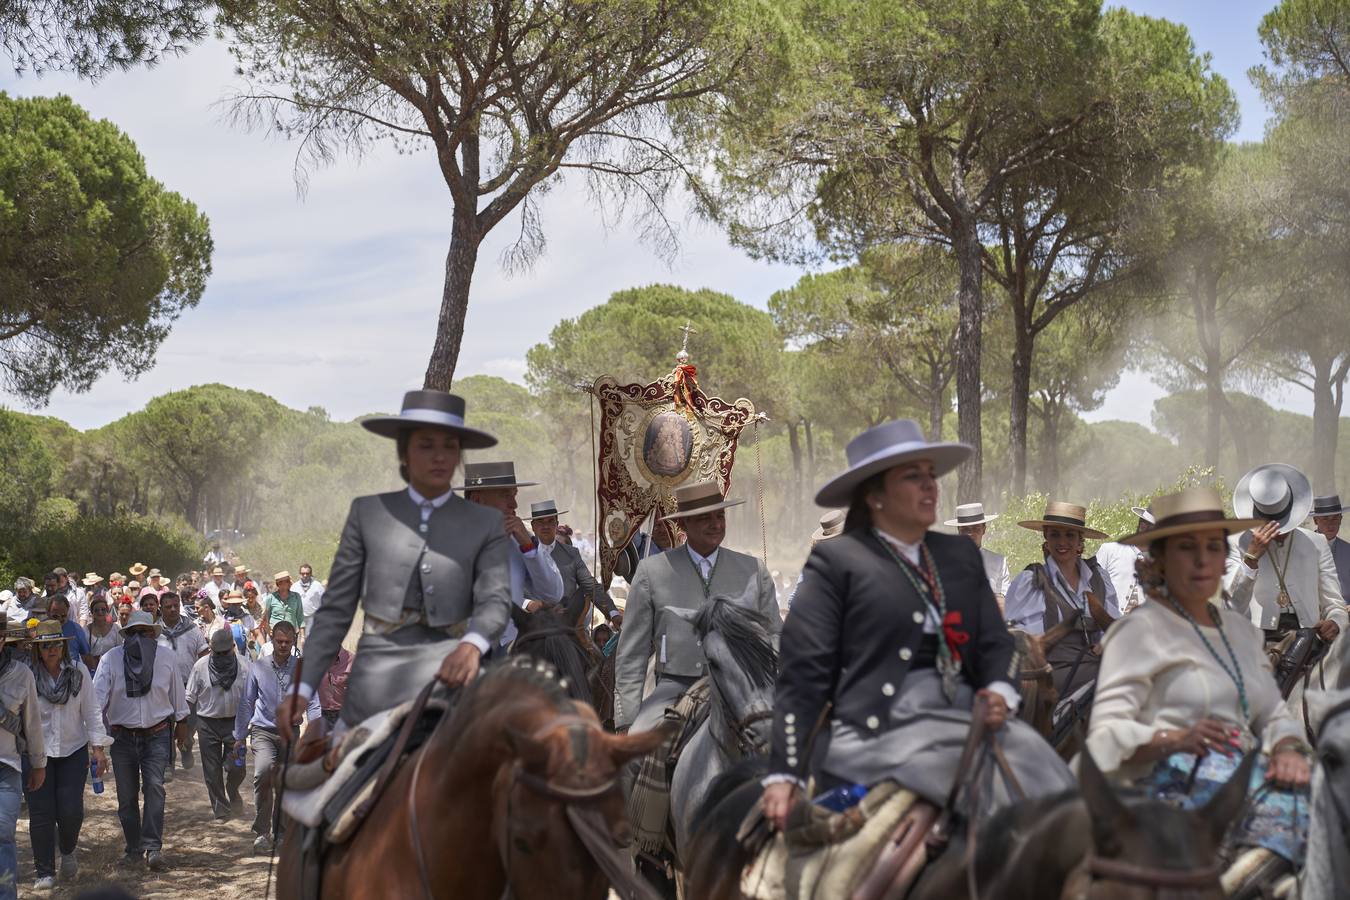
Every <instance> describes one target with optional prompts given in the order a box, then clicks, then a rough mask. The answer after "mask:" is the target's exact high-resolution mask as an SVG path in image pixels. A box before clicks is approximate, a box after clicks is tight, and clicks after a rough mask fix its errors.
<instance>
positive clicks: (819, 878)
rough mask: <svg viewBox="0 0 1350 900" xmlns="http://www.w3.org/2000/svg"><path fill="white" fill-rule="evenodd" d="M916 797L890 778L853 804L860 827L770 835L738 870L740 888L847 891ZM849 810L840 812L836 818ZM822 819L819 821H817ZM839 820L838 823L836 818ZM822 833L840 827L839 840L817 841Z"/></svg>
mask: <svg viewBox="0 0 1350 900" xmlns="http://www.w3.org/2000/svg"><path fill="white" fill-rule="evenodd" d="M916 799H917V796H916V795H915V794H913V793H912V792H910V791H906V790H903V789H902V788H900V786H899V785H897V784H896V783H895V782H893V781H883V782H881V783H880V784H878V785H877V786H876V787H874V788H872V790H871V791H870V792H869V795H868V796H867V797H865V798H863V800H862V801H861V802H860V803H859V804H858V808H861V809H865V810H866V813H865V816H866V817H865V819H864V820H863V821H862V822H861V827H859V828H857V830H856V831H853V830H851V829H849V828H832V827H826V828H823V829H822V828H816V829H814V832H815V834H814V837H815V840H807V841H795V840H793V838H792V834H791V829H789V834H788V836H786V837H785V836H784V835H783V833H782V832H779V833H777V834H775V835H774V837H773V839H772V840H771V841H769V843H768V844H766V845H765V847H764V849H763V850H762V851H760V853H759V855H758V856H756V858H755V859H754V860H752V861H751V862H750V863H749V865H747V866H746V867H745V868H744V869H743V870H742V871H741V893H742V894H743V895H744V896H745V897H747V898H750V900H808V898H827V897H829V898H835V897H840V898H842V897H849V896H852V894H853V891H854V890H855V889H856V888H857V886H858V885H859V884H860V883H861V882H862V880H863V879H864V878H866V877H867V875H868V873H870V872H871V871H872V867H873V866H875V865H876V863H877V858H878V857H879V856H880V854H881V851H882V848H883V847H884V846H885V844H886V840H887V838H889V837H890V836H891V834H892V833H894V832H895V830H896V828H897V827H898V826H899V824H900V820H901V819H902V818H904V815H905V813H907V812H909V810H910V808H911V807H913V806H914V801H915V800H916ZM848 815H849V814H848V813H842V814H839V816H840V818H844V817H847V816H848ZM822 824H823V823H822ZM839 824H842V823H839ZM823 832H840V833H842V834H844V835H846V836H844V837H842V839H840V840H833V841H830V842H827V843H817V840H819V839H820V836H821V834H822V833H823Z"/></svg>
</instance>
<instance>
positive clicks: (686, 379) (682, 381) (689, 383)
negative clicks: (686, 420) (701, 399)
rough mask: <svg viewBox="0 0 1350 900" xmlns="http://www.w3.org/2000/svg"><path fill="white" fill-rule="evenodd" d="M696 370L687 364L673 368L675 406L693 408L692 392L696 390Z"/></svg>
mask: <svg viewBox="0 0 1350 900" xmlns="http://www.w3.org/2000/svg"><path fill="white" fill-rule="evenodd" d="M697 376H698V369H697V368H695V367H694V366H692V365H689V364H688V363H686V364H684V365H681V366H676V367H675V392H674V393H675V405H676V406H677V407H681V406H687V407H689V408H690V409H693V408H694V391H696V390H698V377H697Z"/></svg>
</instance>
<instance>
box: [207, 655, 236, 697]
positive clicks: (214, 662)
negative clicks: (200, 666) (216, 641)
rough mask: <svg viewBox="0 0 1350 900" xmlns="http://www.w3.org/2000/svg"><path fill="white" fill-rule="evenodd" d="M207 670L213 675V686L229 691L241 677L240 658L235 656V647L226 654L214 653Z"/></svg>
mask: <svg viewBox="0 0 1350 900" xmlns="http://www.w3.org/2000/svg"><path fill="white" fill-rule="evenodd" d="M206 668H207V670H208V671H209V672H210V673H211V684H212V685H213V686H214V687H218V688H220V689H221V690H222V691H228V690H229V689H230V685H232V684H234V680H235V679H236V678H238V677H239V657H238V656H235V653H234V647H233V646H231V647H230V649H229V650H226V651H225V652H224V653H212V654H211V661H210V662H209V663H207V664H206Z"/></svg>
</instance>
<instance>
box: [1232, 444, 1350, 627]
mask: <svg viewBox="0 0 1350 900" xmlns="http://www.w3.org/2000/svg"><path fill="white" fill-rule="evenodd" d="M1312 506H1313V496H1312V486H1311V485H1310V484H1309V483H1308V479H1307V477H1306V476H1305V475H1304V474H1303V473H1302V472H1300V471H1299V470H1298V469H1296V468H1294V467H1293V466H1288V465H1284V464H1283V463H1268V464H1266V465H1262V466H1257V467H1256V468H1255V469H1252V470H1251V471H1250V472H1248V473H1247V474H1246V475H1243V476H1242V480H1241V481H1239V482H1238V485H1237V488H1236V489H1235V490H1234V491H1233V510H1234V512H1235V513H1236V514H1237V515H1238V516H1239V517H1240V518H1243V519H1260V520H1261V524H1259V525H1257V526H1255V527H1253V528H1251V529H1250V530H1248V531H1245V532H1243V533H1242V534H1240V535H1235V536H1233V537H1231V538H1229V541H1228V545H1229V549H1228V575H1227V579H1226V582H1225V587H1226V588H1227V589H1228V594H1229V598H1230V599H1229V605H1230V606H1232V608H1233V609H1235V610H1237V611H1238V612H1240V613H1243V614H1244V615H1249V616H1250V617H1251V620H1252V622H1253V623H1255V625H1256V627H1258V628H1260V629H1262V630H1263V631H1264V632H1265V633H1266V640H1267V641H1272V642H1273V641H1279V640H1281V639H1282V638H1283V637H1284V636H1285V635H1286V634H1288V633H1289V632H1291V631H1296V630H1297V629H1299V628H1313V629H1316V631H1317V634H1318V636H1319V637H1321V638H1322V640H1324V641H1332V640H1334V639H1335V638H1336V635H1338V634H1339V633H1340V632H1341V631H1342V630H1344V629H1345V627H1346V625H1347V624H1350V619H1348V618H1347V616H1346V608H1345V602H1344V600H1343V599H1342V597H1341V581H1340V576H1339V575H1338V574H1337V572H1336V561H1335V559H1334V558H1333V557H1332V554H1331V545H1330V544H1328V543H1327V542H1326V539H1325V538H1323V537H1322V536H1321V535H1319V534H1314V533H1313V532H1311V531H1308V530H1307V529H1304V528H1300V527H1298V525H1299V523H1300V522H1302V521H1304V520H1305V519H1307V518H1308V513H1309V512H1311V511H1312Z"/></svg>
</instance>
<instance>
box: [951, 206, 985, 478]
mask: <svg viewBox="0 0 1350 900" xmlns="http://www.w3.org/2000/svg"><path fill="white" fill-rule="evenodd" d="M952 231H953V235H952V237H953V242H952V248H953V250H954V251H955V253H956V264H957V267H958V270H959V272H960V280H959V283H958V287H957V294H956V302H957V311H958V318H957V326H956V412H957V416H956V430H957V436H958V437H959V438H960V440H961V442H962V443H965V444H969V445H970V446H971V447H973V448H974V452H973V453H971V454H970V456H969V458H967V459H966V461H965V462H964V463H962V464H961V468H960V470H959V473H958V479H957V486H956V500H957V502H958V503H966V502H972V501H975V500H978V499H980V497H981V496H982V494H983V486H982V484H981V482H982V481H983V475H984V452H983V451H984V448H983V445H982V435H981V429H980V403H981V398H980V349H981V348H980V339H981V331H982V326H983V324H984V298H983V295H982V290H983V278H984V270H983V266H982V264H981V260H980V249H981V248H980V237H979V234H978V233H977V231H976V229H975V220H974V219H973V218H971V219H967V220H965V221H962V222H960V223H959V225H958V226H957V227H955V228H953V229H952Z"/></svg>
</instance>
